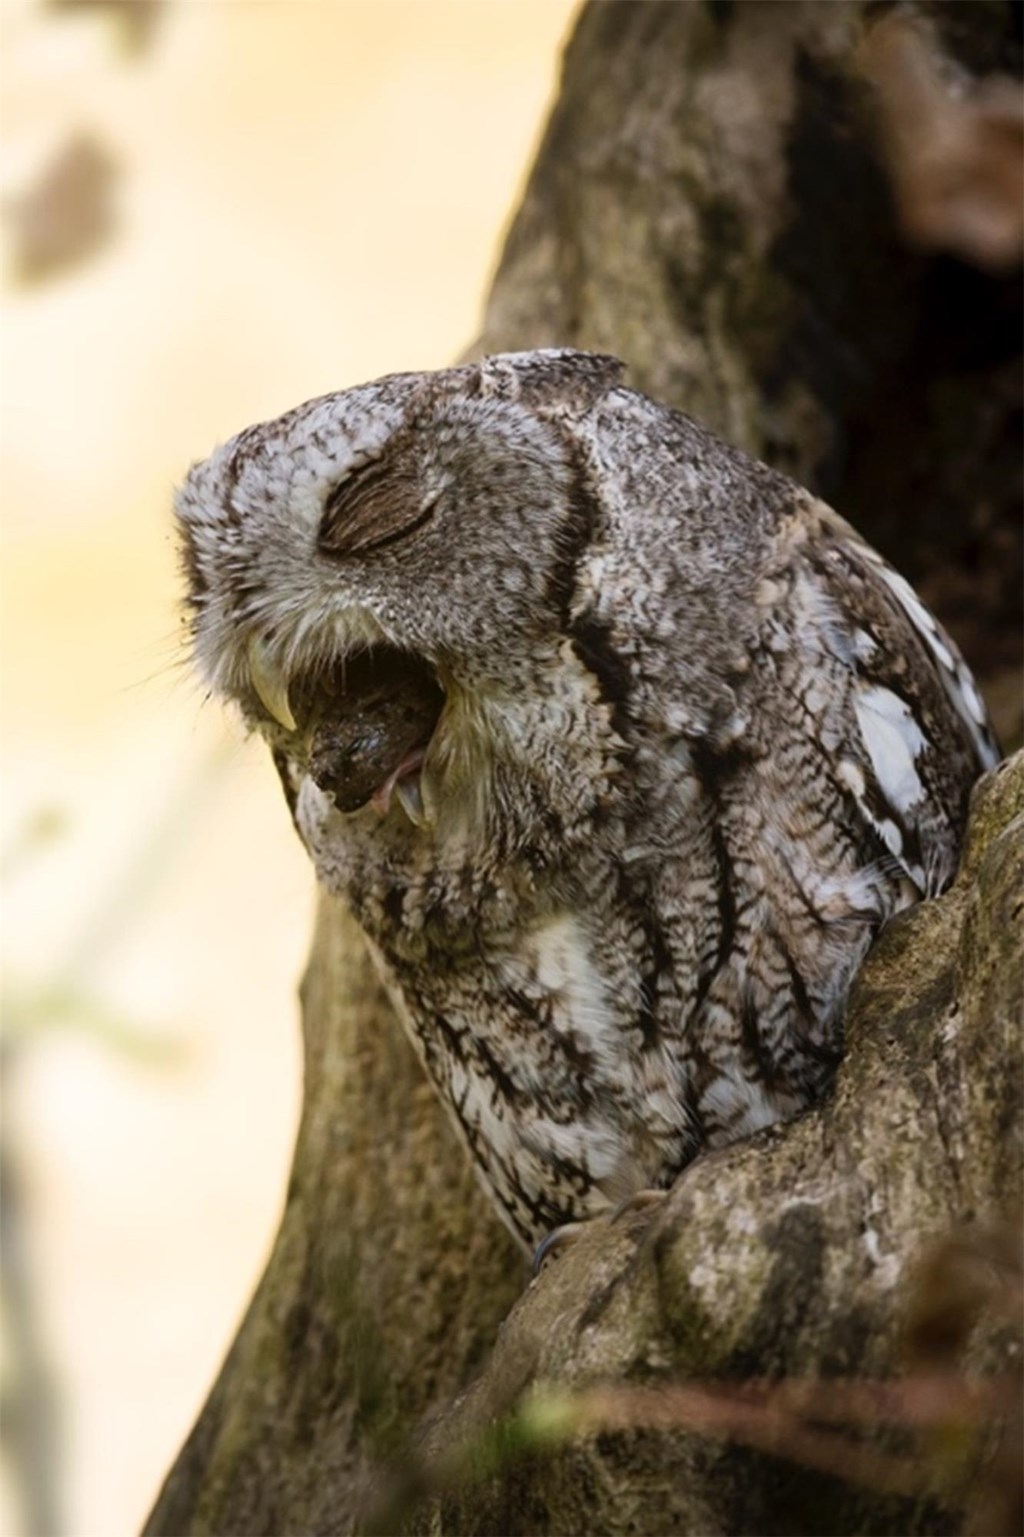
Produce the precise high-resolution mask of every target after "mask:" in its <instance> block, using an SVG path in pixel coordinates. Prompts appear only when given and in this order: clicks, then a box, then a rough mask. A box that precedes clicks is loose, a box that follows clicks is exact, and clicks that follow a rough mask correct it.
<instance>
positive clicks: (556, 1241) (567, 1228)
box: [530, 1222, 589, 1276]
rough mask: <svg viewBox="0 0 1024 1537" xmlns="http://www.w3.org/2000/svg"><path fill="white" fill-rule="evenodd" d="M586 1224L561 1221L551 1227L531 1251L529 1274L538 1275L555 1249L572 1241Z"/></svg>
mask: <svg viewBox="0 0 1024 1537" xmlns="http://www.w3.org/2000/svg"><path fill="white" fill-rule="evenodd" d="M587 1226H589V1224H588V1223H586V1222H563V1223H561V1224H560V1226H558V1227H553V1228H552V1229H551V1232H550V1233H549V1234H548V1235H547V1237H546V1238H542V1239H541V1241H540V1243H539V1244H538V1245H537V1247H536V1249H535V1250H534V1252H533V1262H532V1264H531V1266H530V1272H531V1274H532V1275H534V1276H539V1275H540V1273H541V1270H542V1269H543V1268H544V1261H545V1260H547V1259H550V1258H551V1256H552V1254H554V1252H555V1250H556V1249H564V1248H565V1246H566V1244H570V1243H572V1241H573V1240H574V1239H575V1238H578V1237H579V1235H580V1233H581V1232H582V1231H583V1229H584V1228H585V1227H587Z"/></svg>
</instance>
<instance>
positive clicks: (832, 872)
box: [176, 350, 997, 1245]
mask: <svg viewBox="0 0 1024 1537" xmlns="http://www.w3.org/2000/svg"><path fill="white" fill-rule="evenodd" d="M622 371H623V370H622V365H621V364H620V363H619V362H618V361H617V360H616V359H614V358H610V357H603V356H597V355H594V354H588V353H581V352H574V351H569V350H550V351H538V352H525V353H516V354H508V355H502V356H496V357H490V358H487V359H486V360H484V361H483V362H482V363H479V364H476V363H474V364H469V365H465V366H461V367H456V368H450V369H445V370H442V371H440V372H438V373H423V374H415V373H412V374H396V375H394V376H391V377H389V378H385V379H381V380H379V381H377V382H375V383H371V384H367V385H363V386H361V387H358V388H353V389H349V390H344V391H342V392H341V393H339V394H335V395H327V396H324V397H323V398H321V399H318V400H313V401H310V402H308V403H307V404H305V405H302V406H299V407H298V408H297V409H295V410H293V411H289V412H287V413H286V414H285V415H284V416H282V417H280V418H279V419H278V420H277V421H273V422H268V423H265V424H263V425H260V426H255V427H250V428H248V429H247V430H245V431H244V432H241V433H239V434H238V436H237V437H235V438H233V439H232V440H231V441H230V442H229V443H227V444H225V445H224V446H223V447H221V448H218V449H217V450H216V451H215V452H214V453H213V454H212V456H211V457H210V458H209V459H207V460H206V461H205V462H204V463H201V464H198V465H196V466H195V467H194V468H193V469H192V470H191V471H190V473H189V475H188V477H187V479H186V481H185V483H184V485H183V487H182V488H181V490H180V492H179V494H178V498H177V504H176V505H177V517H178V520H179V524H180V530H181V536H182V546H183V558H184V566H185V570H186V573H187V580H188V584H189V594H188V601H189V606H190V615H191V627H192V634H193V641H194V650H195V655H196V659H197V662H198V665H199V668H200V670H201V672H202V674H203V676H204V677H205V679H206V680H207V682H208V684H209V685H210V687H211V688H212V689H213V690H215V691H216V692H218V693H220V694H222V695H224V696H226V697H227V698H228V699H231V700H233V701H234V702H235V703H236V704H237V705H238V707H239V708H240V710H241V712H242V715H243V716H244V718H245V720H246V721H247V722H248V724H249V725H250V726H252V727H253V728H255V729H256V730H258V731H259V732H261V733H262V735H263V736H264V737H265V738H266V740H267V741H268V743H269V745H270V747H271V749H272V751H273V755H274V759H275V762H276V764H277V767H278V770H279V772H280V775H281V778H282V781H283V784H284V788H285V792H286V795H287V796H288V800H289V803H290V805H291V808H292V813H293V816H294V819H295V823H296V825H297V828H298V831H299V833H300V835H301V837H302V839H303V841H304V842H305V844H306V847H307V848H308V850H309V852H310V854H311V856H312V858H313V862H314V864H315V867H316V871H317V875H318V877H319V879H320V880H321V881H322V882H323V884H324V885H325V886H327V887H328V888H329V889H330V890H331V891H333V892H337V893H341V894H342V895H343V896H344V897H345V898H346V899H347V901H348V903H349V904H350V906H351V908H352V911H353V912H354V913H355V915H356V918H357V919H358V921H359V923H360V925H361V927H362V929H363V931H364V933H365V935H366V937H367V940H368V942H369V945H370V948H371V951H372V953H373V954H374V956H375V958H376V960H377V962H378V964H379V966H380V968H381V971H382V974H383V975H384V977H385V980H386V981H387V984H388V986H389V989H390V991H391V993H392V996H393V997H394V999H395V1002H396V1005H397V1007H398V1009H399V1011H400V1013H401V1015H402V1017H403V1019H404V1021H405V1023H406V1026H407V1028H408V1030H409V1032H410V1035H411V1038H412V1040H413V1042H414V1044H415V1046H416V1048H417V1050H418V1052H419V1054H420V1056H421V1058H422V1060H423V1063H424V1065H425V1067H426V1070H427V1072H428V1074H429V1075H430V1077H431V1079H432V1080H433V1083H434V1085H435V1087H436V1089H437V1091H438V1093H439V1094H440V1096H441V1098H442V1100H443V1101H444V1102H445V1103H446V1104H447V1106H448V1107H449V1109H450V1111H451V1113H452V1115H453V1116H454V1118H455V1122H456V1124H457V1126H458V1128H459V1129H460V1131H461V1133H462V1136H463V1138H464V1140H465V1142H466V1143H467V1145H468V1148H469V1151H470V1153H471V1155H472V1157H473V1159H474V1162H475V1165H476V1168H477V1171H478V1173H479V1175H480V1177H481V1179H482V1181H483V1183H484V1185H485V1187H486V1188H487V1189H488V1191H489V1192H490V1194H491V1196H492V1197H493V1199H494V1200H495V1201H496V1203H497V1205H498V1208H499V1210H500V1211H501V1213H502V1215H503V1216H504V1218H505V1220H506V1222H507V1223H508V1225H509V1226H510V1227H511V1229H512V1231H513V1232H514V1233H516V1234H517V1235H518V1237H519V1238H520V1239H521V1240H522V1241H523V1242H524V1243H525V1244H527V1245H533V1244H535V1243H536V1242H537V1241H538V1239H540V1238H541V1237H542V1236H543V1235H544V1234H545V1233H547V1232H548V1231H549V1230H550V1229H552V1228H553V1227H555V1226H557V1225H558V1224H561V1223H564V1222H566V1221H567V1220H572V1219H574V1218H585V1217H588V1216H594V1215H598V1214H600V1213H602V1212H605V1211H607V1210H608V1209H609V1208H610V1207H613V1206H614V1205H615V1204H617V1203H618V1202H619V1201H621V1200H622V1199H624V1198H626V1197H628V1196H629V1195H630V1194H631V1193H632V1192H635V1191H636V1190H638V1189H640V1188H642V1187H653V1188H664V1187H666V1186H667V1185H668V1184H669V1183H670V1182H671V1181H672V1179H673V1177H674V1176H675V1175H676V1174H677V1173H678V1172H679V1171H680V1170H681V1169H682V1168H683V1167H684V1166H685V1165H686V1164H687V1163H688V1162H689V1161H690V1160H691V1159H692V1158H693V1157H694V1156H695V1155H696V1154H697V1153H698V1152H699V1151H701V1150H702V1149H704V1148H713V1147H716V1146H720V1145H722V1144H724V1143H726V1142H730V1141H732V1140H734V1139H736V1138H739V1137H742V1136H745V1135H747V1134H749V1133H751V1132H753V1131H754V1130H755V1129H756V1128H758V1127H762V1126H765V1125H766V1124H768V1123H770V1122H772V1121H775V1120H778V1119H780V1118H783V1117H787V1116H791V1115H793V1114H795V1113H796V1112H798V1111H800V1110H801V1109H803V1108H804V1107H806V1106H808V1105H810V1104H812V1103H813V1102H814V1101H815V1100H816V1099H818V1098H819V1097H820V1096H821V1095H822V1093H823V1091H824V1090H825V1089H826V1088H827V1086H828V1083H829V1080H830V1078H831V1076H832V1074H833V1072H834V1069H835V1066H836V1063H837V1061H838V1058H839V1056H840V1052H841V1042H842V1015H843V1006H844V1002H845V999H846V995H847V991H848V988H849V985H850V982H851V979H852V977H853V975H854V973H855V972H856V970H857V967H858V965H859V964H860V962H861V960H862V959H863V957H864V954H865V952H866V950H867V949H868V946H869V945H870V943H871V941H872V938H873V936H874V935H875V934H876V933H877V931H878V929H879V928H880V927H881V925H882V924H883V923H884V922H885V921H886V920H887V919H888V918H889V917H890V916H891V915H892V914H893V913H895V912H897V911H899V910H900V909H901V908H903V907H906V906H907V905H908V904H910V903H911V902H913V901H915V900H917V899H918V898H920V897H923V896H928V895H933V894H935V893H937V892H940V891H941V890H942V889H943V887H944V886H945V885H946V884H947V883H948V882H949V880H950V879H951V877H952V874H953V871H954V868H955V865H956V860H957V853H958V845H959V840H960V836H961V832H962V828H963V824H964V818H965V813H966V804H967V797H968V792H969V790H970V787H971V784H972V782H973V781H974V779H975V778H976V776H977V774H978V772H979V771H980V769H981V768H983V767H987V766H990V765H991V764H993V763H994V762H995V761H996V758H997V753H996V749H995V746H994V743H993V741H992V737H991V735H990V733H989V730H988V727H987V723H986V716H985V710H984V706H983V705H982V702H981V700H980V698H979V696H978V692H977V689H976V688H975V685H974V683H973V681H972V679H971V677H970V675H969V673H968V671H967V669H966V667H965V665H964V663H963V662H962V660H961V658H960V656H959V655H958V653H957V651H956V649H955V647H954V646H953V644H952V642H951V641H950V640H949V639H948V638H947V637H946V636H945V635H944V634H943V632H942V631H941V629H940V628H939V626H938V625H937V624H936V622H935V621H934V619H933V618H932V617H931V615H930V614H929V613H928V612H927V611H926V609H925V608H924V607H923V606H922V605H921V603H920V602H919V600H918V599H917V597H916V596H915V594H914V593H913V591H912V590H911V588H910V587H909V586H908V584H907V583H906V582H905V581H904V580H903V579H902V578H901V577H900V576H898V575H897V574H896V573H895V572H894V571H892V570H891V569H890V568H889V567H888V566H887V565H886V564H885V562H884V561H883V560H882V559H881V558H880V557H879V556H878V555H877V554H875V552H874V551H873V550H871V549H870V548H869V547H868V546H867V545H865V544H864V543H863V541H862V540H861V539H860V538H859V537H858V536H857V534H856V533H855V532H854V531H853V530H852V529H851V528H850V527H849V526H848V525H847V524H846V523H844V522H843V520H842V519H841V518H839V517H838V516H837V515H836V514H835V513H834V512H832V511H831V510H830V509H829V508H828V507H826V506H825V505H824V504H823V503H821V502H820V501H817V500H816V499H815V498H814V497H812V496H811V495H810V494H809V493H808V492H806V491H804V490H802V489H801V488H800V487H799V486H797V485H795V484H793V483H792V482H791V481H789V480H787V479H786V478H785V477H783V476H782V475H779V474H777V473H775V472H774V471H772V470H770V469H769V468H767V467H766V466H765V465H763V464H759V463H757V462H756V461H754V460H751V459H750V458H748V457H746V456H745V455H744V454H742V453H740V452H738V451H737V450H735V449H732V448H730V447H728V446H727V445H726V444H724V443H722V442H721V441H719V440H718V439H717V438H715V437H714V436H713V435H712V434H711V433H710V432H708V431H707V430H706V429H705V428H704V427H702V426H701V425H700V424H699V423H697V422H695V421H693V420H691V419H690V418H688V417H686V416H684V415H681V414H680V413H679V412H677V411H674V410H670V409H668V408H667V407H665V406H663V405H659V404H657V403H656V402H655V401H653V400H650V399H648V398H646V397H645V396H643V395H641V394H638V393H636V392H634V391H632V390H629V389H626V388H624V387H623V385H622V383H621V377H622Z"/></svg>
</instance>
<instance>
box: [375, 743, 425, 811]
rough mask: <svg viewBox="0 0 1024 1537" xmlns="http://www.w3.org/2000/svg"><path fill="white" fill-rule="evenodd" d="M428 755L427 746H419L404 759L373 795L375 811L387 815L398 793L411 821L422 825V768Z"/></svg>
mask: <svg viewBox="0 0 1024 1537" xmlns="http://www.w3.org/2000/svg"><path fill="white" fill-rule="evenodd" d="M426 756H427V751H426V748H425V747H417V748H416V750H415V752H411V753H409V755H408V757H406V758H403V759H402V761H401V763H400V764H399V765H398V767H397V768H396V769H395V770H394V771H393V772H392V773H391V774H389V775H388V777H387V779H386V780H385V781H384V783H383V784H382V785H380V786H379V788H378V789H376V790H374V792H373V794H372V795H371V797H370V805H371V806H372V807H373V809H374V811H376V812H378V813H379V815H380V816H382V817H385V816H387V814H388V812H389V811H390V810H391V797H392V795H396V796H397V797H398V799H399V801H400V802H401V804H402V807H403V808H404V810H405V813H406V815H407V816H408V818H409V820H410V822H414V823H415V824H416V826H417V827H420V826H422V824H423V822H424V820H425V818H424V814H423V790H422V788H421V784H420V769H421V768H422V767H423V760H424V758H425V757H426Z"/></svg>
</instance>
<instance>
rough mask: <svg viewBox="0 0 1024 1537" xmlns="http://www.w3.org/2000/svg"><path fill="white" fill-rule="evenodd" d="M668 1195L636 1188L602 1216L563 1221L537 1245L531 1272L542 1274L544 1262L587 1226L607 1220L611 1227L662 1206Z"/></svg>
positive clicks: (666, 1192)
mask: <svg viewBox="0 0 1024 1537" xmlns="http://www.w3.org/2000/svg"><path fill="white" fill-rule="evenodd" d="M667 1195H668V1191H667V1190H634V1192H633V1194H632V1195H629V1196H627V1197H626V1199H625V1200H624V1201H620V1202H619V1204H618V1205H617V1206H614V1207H613V1208H612V1210H611V1211H610V1212H607V1213H603V1214H602V1215H601V1216H600V1217H590V1218H589V1219H588V1220H587V1221H586V1222H563V1223H562V1224H561V1226H559V1227H556V1228H552V1230H551V1232H550V1233H549V1234H548V1235H547V1237H546V1238H542V1239H541V1241H540V1243H539V1244H538V1245H537V1247H536V1249H535V1251H534V1255H533V1263H532V1265H531V1272H532V1274H533V1275H535V1276H537V1275H540V1272H541V1270H542V1269H543V1267H544V1262H545V1261H546V1260H549V1259H550V1258H551V1256H552V1255H553V1254H554V1253H556V1251H557V1250H559V1249H564V1248H566V1247H567V1245H569V1244H571V1243H574V1242H575V1241H576V1239H577V1238H578V1237H579V1236H580V1234H581V1233H582V1232H583V1231H584V1229H585V1228H588V1227H590V1226H591V1225H592V1223H594V1222H606V1223H607V1224H608V1226H609V1227H612V1226H614V1225H615V1224H616V1223H617V1222H621V1221H622V1220H623V1218H624V1217H631V1216H636V1215H637V1214H638V1213H639V1212H647V1211H649V1210H651V1209H652V1208H653V1207H655V1206H660V1205H661V1203H662V1201H663V1200H664V1199H665V1197H666V1196H667Z"/></svg>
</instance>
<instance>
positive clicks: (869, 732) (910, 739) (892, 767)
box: [853, 688, 927, 852]
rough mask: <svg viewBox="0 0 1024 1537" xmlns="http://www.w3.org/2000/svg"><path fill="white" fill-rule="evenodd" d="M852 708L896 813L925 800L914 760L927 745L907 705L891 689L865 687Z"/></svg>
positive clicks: (884, 790)
mask: <svg viewBox="0 0 1024 1537" xmlns="http://www.w3.org/2000/svg"><path fill="white" fill-rule="evenodd" d="M853 707H854V711H855V713H856V716H857V724H858V726H859V727H860V734H861V736H862V737H863V739H864V745H865V747H866V748H867V750H868V757H869V758H870V759H871V766H872V768H873V769H874V771H875V778H876V779H877V781H878V785H879V788H880V789H881V791H882V793H883V795H884V796H885V798H886V799H887V800H888V802H889V804H890V805H891V806H893V807H894V808H895V810H896V811H897V812H899V813H900V814H903V813H905V812H907V811H910V810H911V809H912V808H913V807H914V806H916V805H918V804H919V803H920V802H921V801H923V800H924V795H925V791H924V785H923V784H922V783H921V779H920V776H919V775H918V772H917V768H916V763H915V760H916V759H917V758H918V757H919V755H920V754H921V752H922V751H923V750H924V748H925V747H926V746H927V743H926V741H925V738H924V734H923V733H922V731H921V728H920V726H919V725H918V724H917V721H916V720H915V719H914V717H913V715H912V714H911V712H910V707H909V705H908V704H907V703H906V701H905V700H903V699H900V697H899V695H898V694H894V693H893V692H892V690H891V689H888V688H866V689H862V690H861V691H860V693H859V694H858V695H857V697H856V698H855V700H854V706H853ZM894 852H896V851H895V850H894Z"/></svg>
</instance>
